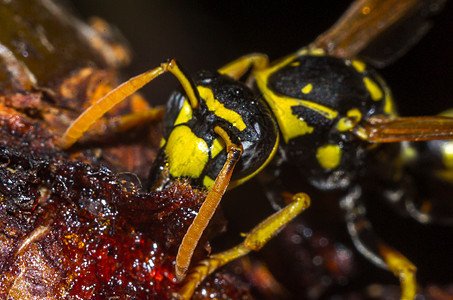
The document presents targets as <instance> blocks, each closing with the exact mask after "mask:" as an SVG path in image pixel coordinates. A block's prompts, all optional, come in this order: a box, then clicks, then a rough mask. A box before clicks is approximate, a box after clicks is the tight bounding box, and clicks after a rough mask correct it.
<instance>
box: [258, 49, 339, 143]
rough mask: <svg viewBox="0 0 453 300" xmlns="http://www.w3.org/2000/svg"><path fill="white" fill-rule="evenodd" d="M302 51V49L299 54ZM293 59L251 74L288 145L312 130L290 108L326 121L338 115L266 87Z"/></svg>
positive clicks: (286, 59) (292, 56)
mask: <svg viewBox="0 0 453 300" xmlns="http://www.w3.org/2000/svg"><path fill="white" fill-rule="evenodd" d="M303 51H304V49H303V50H301V51H300V52H303ZM305 51H306V50H305ZM295 58H296V56H294V55H290V56H288V57H286V58H284V59H282V61H280V62H279V63H278V64H275V65H273V66H271V67H269V68H267V69H263V70H256V71H255V72H253V74H254V75H255V78H256V83H257V85H258V88H259V89H260V90H261V91H262V92H263V96H264V98H265V100H266V102H267V103H268V104H269V106H270V107H271V109H272V112H273V113H274V114H275V117H276V118H277V120H278V125H279V127H280V130H281V132H282V135H283V139H284V140H285V142H286V143H288V141H289V140H291V139H292V138H295V137H298V136H302V135H305V134H308V133H312V132H313V129H314V128H313V127H311V126H309V125H308V124H307V123H306V122H305V121H304V120H302V119H300V118H299V117H298V116H297V115H295V114H293V112H292V107H294V106H303V107H306V108H309V109H311V110H313V111H315V112H316V113H319V114H320V115H322V116H323V117H325V118H327V119H334V118H336V117H337V115H338V112H337V111H335V110H333V109H331V108H328V107H326V106H323V105H320V104H317V103H314V102H311V101H307V100H302V99H296V98H291V97H286V96H282V95H279V94H276V93H275V92H274V91H272V90H271V89H269V88H268V87H267V81H268V78H269V76H270V75H271V74H272V73H274V72H275V71H277V70H279V69H280V68H282V67H284V66H286V65H288V64H290V63H291V62H292V61H293V60H294V59H295Z"/></svg>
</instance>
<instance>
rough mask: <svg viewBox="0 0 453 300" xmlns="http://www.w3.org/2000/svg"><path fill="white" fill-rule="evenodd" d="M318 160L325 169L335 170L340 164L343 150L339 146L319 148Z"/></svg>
mask: <svg viewBox="0 0 453 300" xmlns="http://www.w3.org/2000/svg"><path fill="white" fill-rule="evenodd" d="M316 159H317V160H318V162H319V164H320V165H321V167H323V168H324V169H335V168H336V167H338V165H339V164H340V160H341V148H340V146H338V145H325V146H322V147H319V148H318V151H317V152H316Z"/></svg>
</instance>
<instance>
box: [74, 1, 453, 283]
mask: <svg viewBox="0 0 453 300" xmlns="http://www.w3.org/2000/svg"><path fill="white" fill-rule="evenodd" d="M72 2H73V5H74V8H75V10H76V12H78V13H79V14H80V15H81V17H82V18H84V19H86V18H88V17H89V16H100V17H102V18H104V19H105V20H107V21H108V22H109V23H110V24H112V25H115V26H117V27H118V28H119V29H120V31H121V32H122V33H123V35H124V36H125V37H126V39H127V40H128V41H129V42H130V46H131V49H132V50H133V53H134V57H133V61H132V64H131V65H130V66H129V67H127V68H125V70H124V72H123V75H124V78H128V77H130V76H133V75H136V74H138V73H141V72H143V71H144V70H146V69H150V68H154V67H156V66H158V65H159V63H160V62H161V61H163V60H166V59H167V58H176V59H178V60H179V61H180V62H181V63H182V64H183V66H184V67H185V69H187V70H188V71H189V72H195V71H197V70H200V69H205V68H206V69H216V68H218V67H220V66H222V65H223V64H225V63H227V62H229V61H231V60H233V59H235V58H237V57H239V56H241V55H244V54H247V53H250V52H262V53H266V54H268V55H269V57H270V58H271V60H273V59H277V58H279V57H281V56H284V55H286V54H289V53H291V52H293V51H295V50H297V49H299V48H300V47H302V46H304V45H307V44H308V43H310V42H311V41H313V40H314V39H315V38H316V37H317V36H318V35H319V34H320V33H322V32H323V31H324V30H326V29H327V28H328V27H329V26H330V25H332V24H333V23H334V22H335V21H336V20H337V19H338V17H339V16H340V15H341V13H342V12H343V11H344V10H345V9H346V8H347V7H348V5H349V3H350V1H344V0H342V1H332V0H316V1H272V2H271V1H214V0H200V1H182V0H180V1H178V0H169V1H165V2H164V1H150V0H134V1H121V0H110V1H93V0H73V1H72ZM433 20H434V26H433V28H432V29H431V31H430V32H429V33H428V34H427V35H426V36H425V37H424V38H423V39H422V40H421V42H420V43H419V44H417V45H416V46H415V47H414V48H412V49H411V50H410V51H409V52H408V53H407V54H406V55H405V56H404V57H402V58H400V59H399V60H398V61H397V62H396V63H394V64H392V65H391V66H388V67H386V68H385V69H383V70H380V72H381V73H382V75H383V77H384V78H385V79H386V81H387V83H388V84H389V86H390V88H391V89H392V91H393V93H394V97H395V99H396V101H397V104H398V108H399V111H400V112H401V114H402V115H432V114H436V113H438V112H440V111H442V110H445V109H447V108H450V107H452V106H453V105H452V103H453V3H452V2H451V1H450V2H449V3H447V5H446V7H445V9H444V11H443V12H442V13H441V14H440V15H438V16H436V17H435V18H433ZM176 86H177V82H176V80H175V79H174V78H173V77H172V76H164V78H158V79H157V80H156V81H155V82H152V83H151V84H150V85H149V87H146V88H145V89H144V93H145V96H146V98H147V99H149V100H150V101H151V102H152V103H165V101H166V99H167V95H169V94H170V92H171V90H172V89H174V88H175V87H176ZM261 190H262V189H261V188H260V186H259V184H257V183H256V182H255V181H252V182H249V183H247V184H246V185H244V186H241V187H239V188H238V189H235V190H234V191H232V192H229V193H228V196H227V198H229V199H225V200H227V201H224V202H228V201H230V202H228V203H229V204H230V205H228V204H227V205H226V207H225V215H226V216H227V219H228V220H229V227H228V228H229V231H232V232H236V233H235V234H236V235H237V232H240V231H246V230H247V228H250V227H251V226H253V224H256V223H257V222H258V220H259V219H260V218H262V216H259V217H252V215H254V214H253V213H251V212H257V211H259V214H258V215H266V214H268V213H269V212H270V211H271V210H270V208H269V207H268V206H266V205H267V204H266V201H264V202H263V199H262V198H264V196H263V195H262V194H260V191H261ZM250 191H251V192H252V195H254V197H253V198H256V199H255V200H256V202H252V201H251V199H250V198H252V197H249V196H246V193H248V192H250ZM257 199H258V200H257ZM258 201H261V202H258ZM318 208H319V207H318ZM322 209H325V208H324V207H321V208H320V210H322ZM372 209H374V212H376V211H377V212H378V213H374V217H373V211H372V213H371V215H372V218H374V220H373V222H374V224H375V225H376V227H377V230H378V231H380V232H379V233H380V234H381V235H382V236H384V237H385V239H386V240H387V241H389V243H390V244H391V245H393V246H395V248H397V249H399V250H401V252H402V253H405V254H407V255H408V257H409V258H410V259H412V260H414V262H415V263H416V264H417V265H418V266H419V270H420V272H419V274H418V278H419V280H421V281H422V282H424V283H426V282H440V283H451V282H453V275H451V274H452V273H451V264H452V261H451V253H452V252H451V251H453V250H452V249H453V245H452V242H451V236H452V232H451V229H448V228H447V229H444V228H442V227H438V226H421V225H418V224H416V223H415V221H413V220H410V219H404V218H400V217H399V216H397V215H396V214H394V213H393V212H392V211H391V210H390V209H389V208H388V207H387V206H385V205H384V206H377V207H376V205H374V207H373V208H372ZM263 211H264V212H263ZM313 211H316V208H315V207H313ZM331 213H332V212H331ZM309 214H310V212H307V215H309ZM332 214H333V213H332ZM329 216H330V215H329V213H326V214H324V215H323V216H322V217H323V218H325V219H327V220H329ZM336 217H337V216H336ZM239 220H242V221H244V220H245V223H246V224H245V225H244V224H243V223H242V222H239ZM388 220H391V222H390V221H388ZM327 222H329V221H327ZM332 222H334V221H332ZM244 228H245V229H244ZM343 234H344V229H343ZM402 236H403V237H407V239H402V238H401V237H402ZM348 246H351V245H350V244H349V245H348ZM223 249H225V247H223ZM449 253H450V254H449ZM445 257H450V258H449V259H450V260H445ZM364 265H365V266H367V267H368V268H369V269H370V272H371V273H376V274H378V275H377V276H378V278H379V279H378V280H377V282H385V281H387V282H391V283H393V284H396V280H395V279H394V278H393V277H392V275H391V274H389V273H387V272H385V271H381V270H379V269H377V268H375V267H374V266H373V265H371V264H370V263H367V262H365V264H364ZM379 276H380V277H379Z"/></svg>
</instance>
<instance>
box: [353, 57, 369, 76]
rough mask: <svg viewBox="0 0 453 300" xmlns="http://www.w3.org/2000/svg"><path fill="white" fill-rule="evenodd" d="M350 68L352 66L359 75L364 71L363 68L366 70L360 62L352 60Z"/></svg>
mask: <svg viewBox="0 0 453 300" xmlns="http://www.w3.org/2000/svg"><path fill="white" fill-rule="evenodd" d="M352 66H353V67H354V69H356V70H357V72H359V73H362V72H363V71H365V68H366V65H365V63H363V62H361V61H360V60H353V61H352Z"/></svg>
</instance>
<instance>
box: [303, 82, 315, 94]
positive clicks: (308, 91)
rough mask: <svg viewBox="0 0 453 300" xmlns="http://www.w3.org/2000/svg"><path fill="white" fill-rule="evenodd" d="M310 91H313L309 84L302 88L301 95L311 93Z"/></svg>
mask: <svg viewBox="0 0 453 300" xmlns="http://www.w3.org/2000/svg"><path fill="white" fill-rule="evenodd" d="M312 89H313V85H312V84H311V83H309V84H307V85H306V86H304V87H303V88H302V93H304V94H308V93H310V92H311V90H312Z"/></svg>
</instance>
